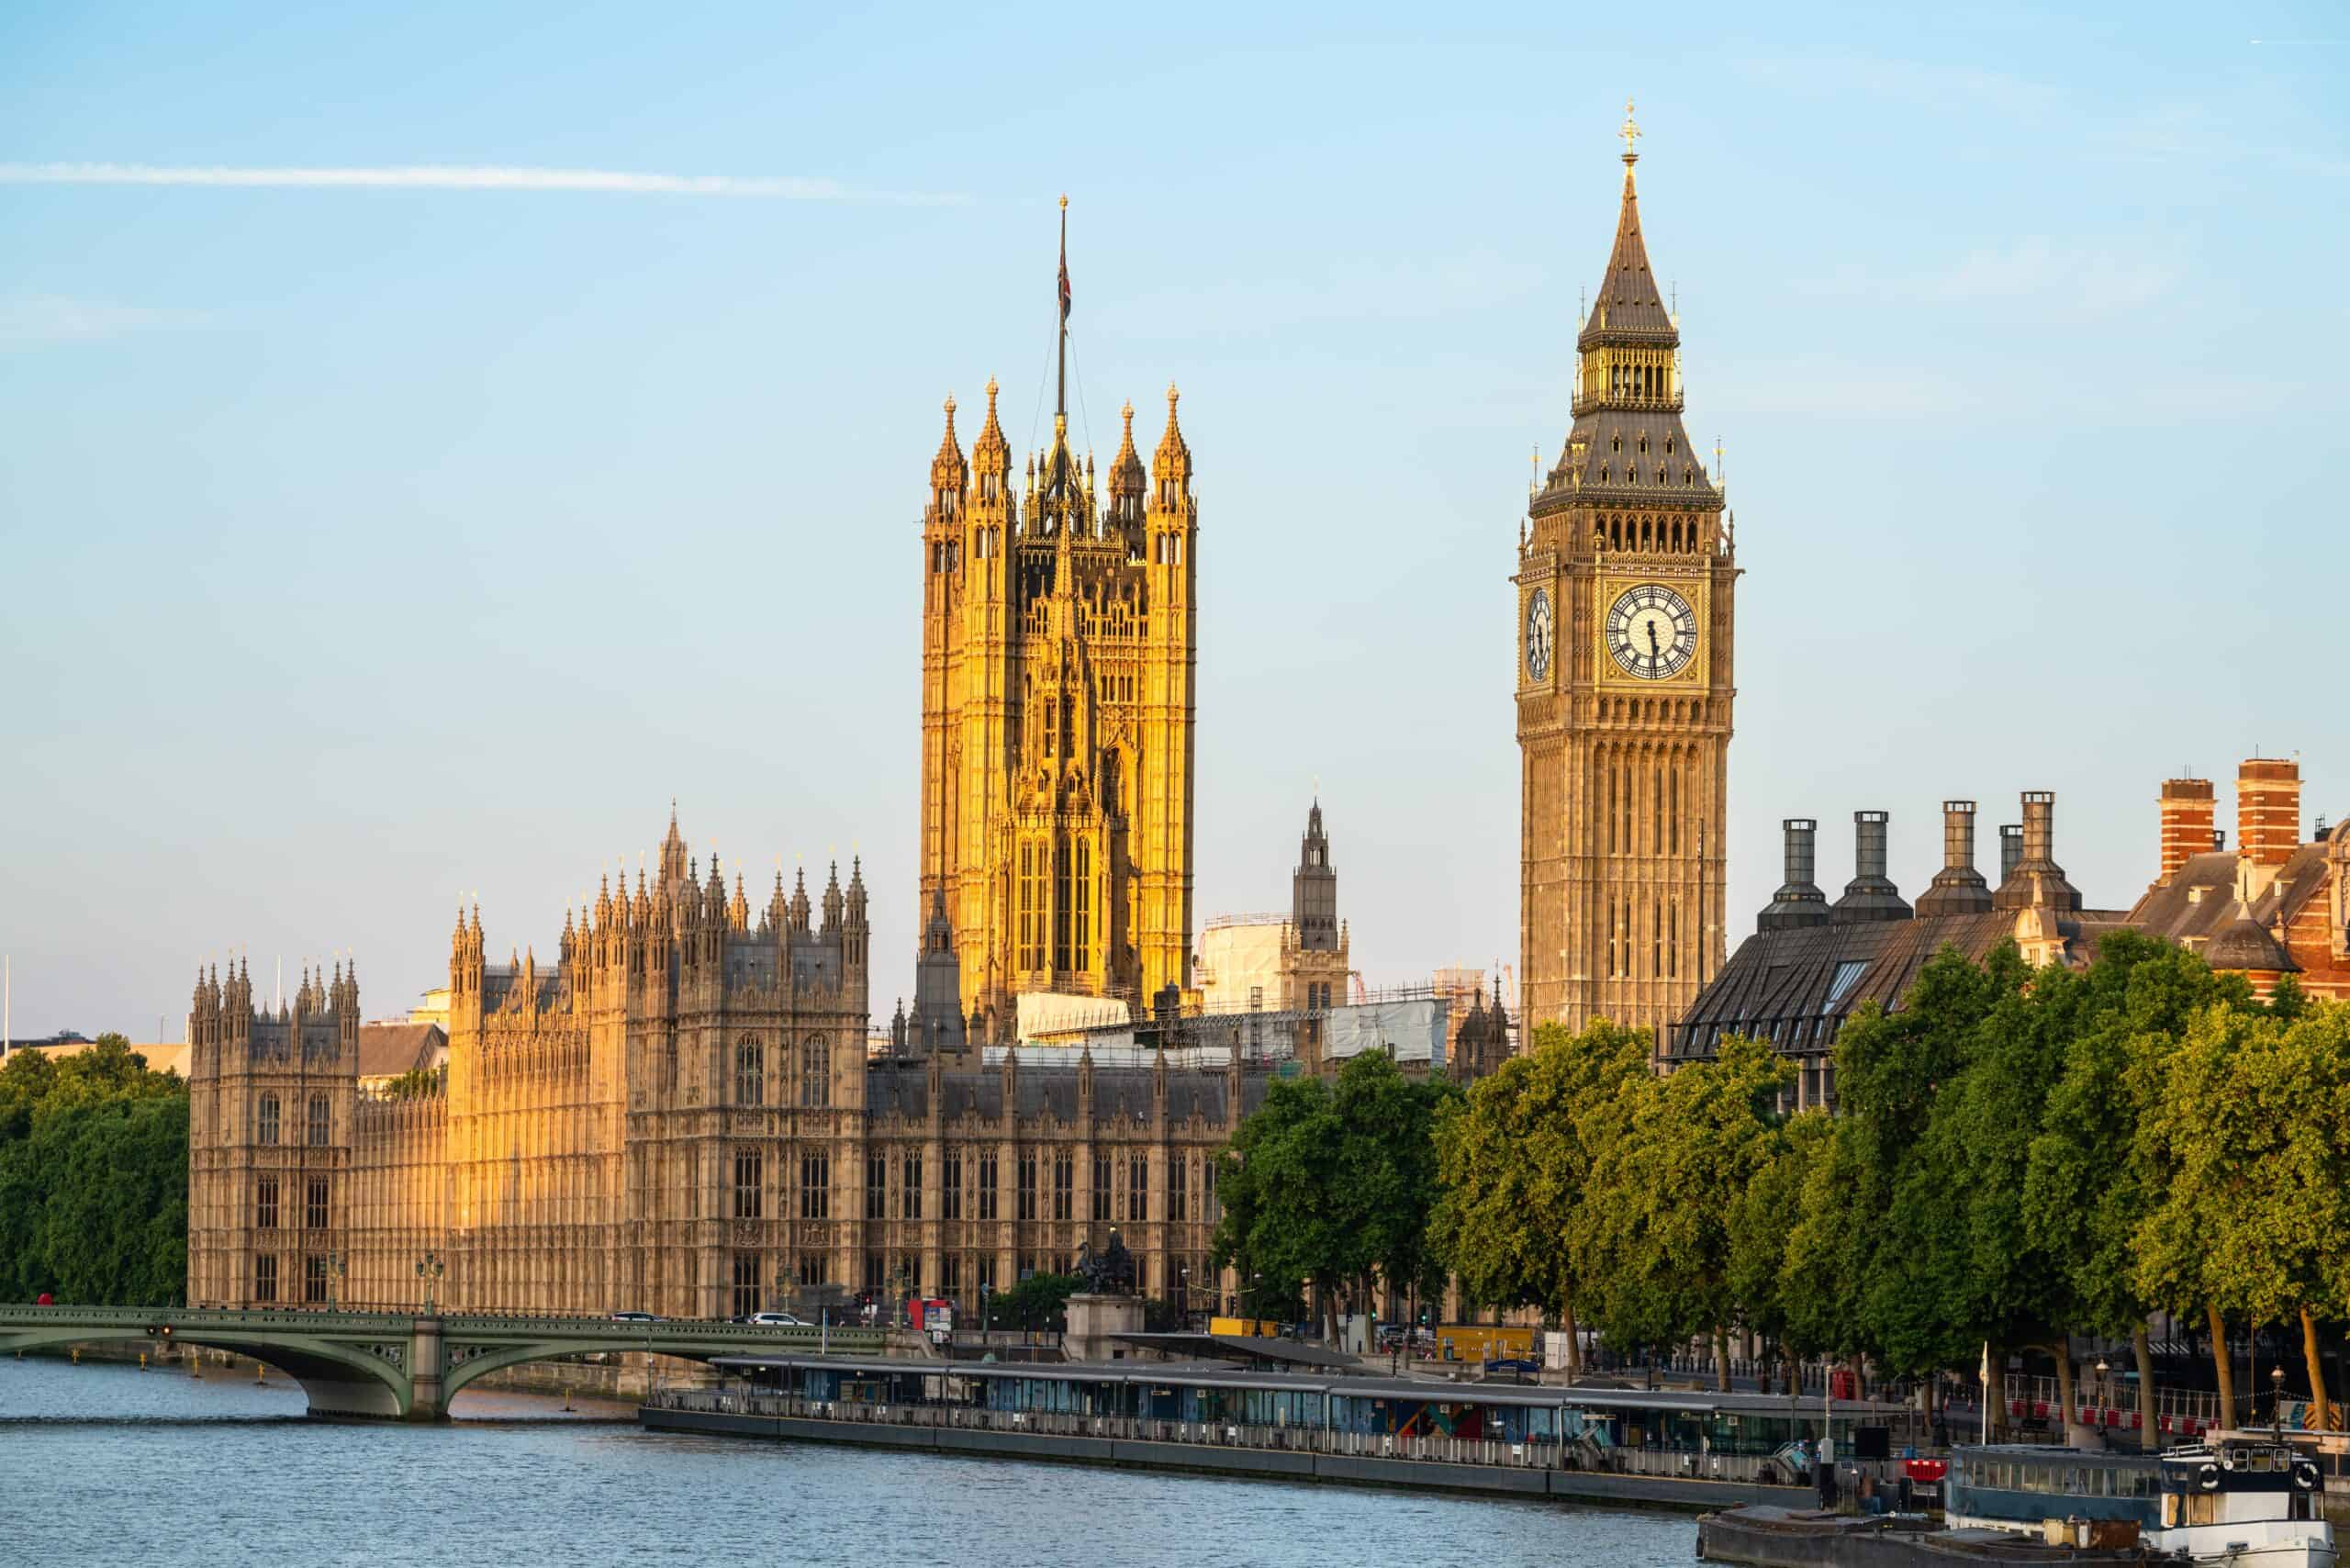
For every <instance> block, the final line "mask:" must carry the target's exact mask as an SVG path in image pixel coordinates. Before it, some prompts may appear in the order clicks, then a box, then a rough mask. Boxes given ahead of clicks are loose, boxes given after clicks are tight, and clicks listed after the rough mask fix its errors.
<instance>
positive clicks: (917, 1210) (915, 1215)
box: [898, 1153, 922, 1219]
mask: <svg viewBox="0 0 2350 1568" xmlns="http://www.w3.org/2000/svg"><path fill="white" fill-rule="evenodd" d="M900 1167H901V1168H900V1170H899V1172H898V1174H899V1178H900V1180H899V1183H898V1217H899V1218H901V1219H920V1218H922V1156H921V1154H919V1153H912V1154H908V1155H907V1156H906V1157H905V1159H903V1160H901V1162H900Z"/></svg>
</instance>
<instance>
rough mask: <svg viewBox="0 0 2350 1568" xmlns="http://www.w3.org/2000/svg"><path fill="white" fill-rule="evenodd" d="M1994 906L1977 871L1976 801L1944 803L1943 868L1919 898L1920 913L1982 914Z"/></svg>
mask: <svg viewBox="0 0 2350 1568" xmlns="http://www.w3.org/2000/svg"><path fill="white" fill-rule="evenodd" d="M1990 907H1991V889H1990V885H1989V884H1988V883H1986V882H1985V881H1984V880H1983V873H1982V872H1980V871H1978V870H1976V869H1975V802H1974V801H1943V802H1942V869H1941V870H1940V871H1937V872H1935V873H1934V881H1933V885H1932V886H1931V887H1930V888H1928V889H1927V890H1925V891H1924V892H1922V893H1920V894H1919V896H1918V913H1919V914H1980V913H1983V912H1984V911H1985V910H1987V909H1989V908H1990Z"/></svg>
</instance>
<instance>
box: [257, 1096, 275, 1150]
mask: <svg viewBox="0 0 2350 1568" xmlns="http://www.w3.org/2000/svg"><path fill="white" fill-rule="evenodd" d="M257 1120H258V1121H259V1123H260V1129H259V1132H258V1133H257V1135H256V1136H257V1137H258V1138H259V1139H260V1141H261V1142H263V1143H275V1142H276V1141H277V1096H276V1095H274V1094H264V1095H263V1096H262V1097H261V1114H260V1115H259V1117H258V1118H257Z"/></svg>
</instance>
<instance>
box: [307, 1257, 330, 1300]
mask: <svg viewBox="0 0 2350 1568" xmlns="http://www.w3.org/2000/svg"><path fill="white" fill-rule="evenodd" d="M302 1299H303V1300H304V1301H305V1302H308V1303H311V1304H313V1305H323V1304H324V1303H325V1301H326V1299H327V1260H326V1259H325V1258H324V1257H323V1256H321V1255H320V1254H319V1253H316V1252H313V1253H311V1254H310V1255H309V1256H308V1257H307V1258H305V1259H303V1260H302Z"/></svg>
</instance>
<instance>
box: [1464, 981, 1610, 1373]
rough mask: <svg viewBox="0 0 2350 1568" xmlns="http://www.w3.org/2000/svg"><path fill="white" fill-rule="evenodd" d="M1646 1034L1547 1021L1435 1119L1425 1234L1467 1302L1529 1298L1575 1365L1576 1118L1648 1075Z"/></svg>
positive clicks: (1579, 1175)
mask: <svg viewBox="0 0 2350 1568" xmlns="http://www.w3.org/2000/svg"><path fill="white" fill-rule="evenodd" d="M1649 1041H1650V1036H1649V1035H1648V1034H1647V1032H1646V1031H1642V1030H1633V1029H1626V1028H1620V1027H1618V1026H1617V1025H1613V1024H1610V1023H1608V1022H1606V1020H1605V1019H1602V1020H1600V1021H1598V1022H1596V1023H1594V1024H1593V1025H1591V1026H1590V1027H1588V1028H1586V1029H1585V1030H1583V1033H1581V1034H1579V1035H1574V1034H1569V1033H1568V1032H1567V1030H1566V1029H1565V1027H1563V1026H1562V1025H1557V1024H1544V1025H1539V1026H1538V1027H1537V1028H1536V1029H1535V1031H1534V1039H1533V1048H1532V1049H1531V1050H1530V1051H1528V1052H1527V1054H1525V1055H1523V1056H1518V1057H1513V1058H1510V1059H1509V1060H1508V1061H1506V1062H1505V1063H1503V1064H1502V1066H1501V1068H1500V1070H1498V1071H1496V1072H1494V1073H1492V1074H1490V1075H1489V1076H1487V1077H1486V1078H1484V1079H1483V1080H1482V1081H1480V1082H1479V1083H1478V1084H1477V1085H1476V1086H1475V1087H1474V1088H1472V1090H1470V1092H1469V1093H1468V1095H1467V1097H1466V1098H1465V1099H1464V1100H1460V1101H1456V1102H1454V1103H1453V1104H1452V1105H1451V1107H1450V1108H1449V1110H1448V1111H1446V1112H1445V1114H1443V1115H1442V1116H1441V1117H1440V1118H1439V1120H1438V1123H1437V1127H1436V1149H1437V1163H1438V1187H1439V1189H1440V1192H1439V1195H1438V1200H1437V1205H1436V1211H1435V1214H1434V1215H1433V1217H1432V1219H1431V1221H1430V1224H1429V1233H1430V1236H1431V1238H1432V1240H1433V1241H1434V1244H1435V1247H1436V1249H1437V1251H1438V1254H1439V1255H1440V1256H1441V1258H1442V1259H1443V1261H1444V1263H1445V1266H1446V1267H1448V1268H1449V1269H1450V1270H1451V1271H1452V1272H1453V1273H1454V1274H1455V1275H1456V1276H1457V1277H1458V1278H1459V1280H1460V1289H1461V1292H1462V1294H1464V1295H1466V1296H1467V1297H1468V1299H1469V1300H1471V1301H1472V1302H1475V1303H1480V1304H1483V1305H1494V1306H1532V1307H1537V1308H1539V1309H1540V1310H1541V1311H1542V1312H1543V1313H1544V1314H1545V1315H1546V1316H1555V1317H1556V1318H1557V1319H1558V1320H1559V1321H1560V1324H1561V1327H1563V1328H1564V1329H1565V1330H1566V1334H1567V1346H1568V1351H1567V1354H1568V1371H1569V1374H1570V1375H1572V1374H1574V1373H1575V1372H1580V1371H1581V1368H1582V1350H1581V1346H1580V1344H1579V1343H1578V1335H1577V1332H1576V1325H1575V1295H1576V1292H1575V1269H1574V1266H1573V1262H1572V1252H1571V1248H1570V1244H1569V1238H1568V1229H1569V1226H1570V1223H1571V1221H1572V1216H1573V1215H1574V1214H1575V1212H1576V1211H1577V1210H1578V1209H1579V1208H1580V1207H1581V1206H1582V1204H1583V1187H1584V1182H1585V1180H1586V1179H1587V1177H1588V1175H1589V1168H1590V1159H1589V1154H1588V1148H1587V1145H1586V1142H1585V1140H1584V1138H1583V1136H1582V1134H1581V1133H1580V1132H1579V1130H1578V1128H1579V1126H1580V1125H1581V1124H1582V1123H1583V1121H1584V1120H1585V1119H1586V1118H1599V1119H1605V1118H1606V1116H1607V1115H1609V1114H1612V1112H1613V1108H1614V1106H1615V1104H1616V1103H1617V1099H1618V1097H1619V1096H1620V1095H1621V1094H1622V1093H1623V1092H1625V1090H1626V1089H1627V1087H1628V1086H1633V1085H1639V1084H1642V1083H1645V1082H1646V1081H1647V1080H1648V1077H1649V1049H1650V1046H1649Z"/></svg>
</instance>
